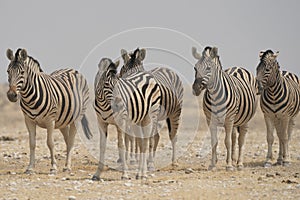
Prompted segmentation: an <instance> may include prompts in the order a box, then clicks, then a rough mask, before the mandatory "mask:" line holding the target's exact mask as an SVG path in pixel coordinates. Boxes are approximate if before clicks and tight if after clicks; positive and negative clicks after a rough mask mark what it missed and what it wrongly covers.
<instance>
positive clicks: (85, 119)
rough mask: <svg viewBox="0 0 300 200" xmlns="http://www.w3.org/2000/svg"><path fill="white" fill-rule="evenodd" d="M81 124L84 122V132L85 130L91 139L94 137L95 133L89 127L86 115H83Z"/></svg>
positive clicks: (87, 136)
mask: <svg viewBox="0 0 300 200" xmlns="http://www.w3.org/2000/svg"><path fill="white" fill-rule="evenodd" d="M81 124H82V129H83V132H84V134H85V136H86V138H87V139H89V140H90V139H91V138H92V137H93V134H92V132H91V129H90V127H89V122H88V120H87V118H86V115H83V117H82V119H81Z"/></svg>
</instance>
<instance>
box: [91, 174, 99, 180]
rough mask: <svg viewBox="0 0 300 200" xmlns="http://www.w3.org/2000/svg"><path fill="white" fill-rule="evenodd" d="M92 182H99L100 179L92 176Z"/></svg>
mask: <svg viewBox="0 0 300 200" xmlns="http://www.w3.org/2000/svg"><path fill="white" fill-rule="evenodd" d="M92 181H100V177H99V176H96V175H94V176H93V177H92Z"/></svg>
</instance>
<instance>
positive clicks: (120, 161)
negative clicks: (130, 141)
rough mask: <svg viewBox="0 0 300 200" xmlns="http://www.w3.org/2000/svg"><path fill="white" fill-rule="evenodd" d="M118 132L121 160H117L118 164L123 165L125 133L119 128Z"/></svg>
mask: <svg viewBox="0 0 300 200" xmlns="http://www.w3.org/2000/svg"><path fill="white" fill-rule="evenodd" d="M117 132H118V149H119V158H118V160H117V163H123V160H122V154H123V152H124V149H125V148H124V140H123V132H122V131H121V129H120V128H119V127H117Z"/></svg>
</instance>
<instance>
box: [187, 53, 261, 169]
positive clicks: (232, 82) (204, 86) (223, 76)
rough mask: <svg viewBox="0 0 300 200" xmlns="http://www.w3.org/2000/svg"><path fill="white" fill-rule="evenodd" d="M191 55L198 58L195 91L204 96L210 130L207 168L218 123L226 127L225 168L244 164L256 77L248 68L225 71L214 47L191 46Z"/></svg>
mask: <svg viewBox="0 0 300 200" xmlns="http://www.w3.org/2000/svg"><path fill="white" fill-rule="evenodd" d="M192 54H193V56H194V57H195V58H196V59H197V60H198V61H197V63H196V65H195V81H194V83H193V93H194V95H196V96H198V95H200V93H201V91H202V90H205V93H204V96H203V111H204V114H205V115H206V121H207V124H208V126H209V129H210V133H211V146H212V160H211V165H210V167H209V169H214V168H215V164H216V162H217V153H216V150H217V145H218V138H217V127H219V126H220V127H224V128H225V133H226V135H225V146H226V149H227V158H226V162H227V166H226V169H227V170H233V165H232V163H234V164H237V167H238V169H239V170H240V169H242V167H243V145H244V142H245V136H246V133H247V130H248V122H249V120H250V119H251V118H252V117H253V115H254V113H255V111H256V106H257V98H256V93H257V90H256V81H255V78H254V76H253V75H252V74H251V73H250V72H248V71H247V70H245V69H243V68H240V67H234V68H230V69H228V70H226V71H223V70H222V65H221V62H220V59H219V56H218V50H217V48H216V47H206V48H205V49H204V51H203V52H202V55H201V54H199V53H197V49H196V48H195V47H193V48H192ZM236 131H238V132H239V137H238V145H239V155H238V160H237V161H236V155H235V154H236V153H235V144H236Z"/></svg>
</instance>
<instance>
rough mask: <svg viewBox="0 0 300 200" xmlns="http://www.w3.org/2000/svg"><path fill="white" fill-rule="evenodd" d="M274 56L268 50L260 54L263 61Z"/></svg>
mask: <svg viewBox="0 0 300 200" xmlns="http://www.w3.org/2000/svg"><path fill="white" fill-rule="evenodd" d="M273 54H274V52H273V51H272V50H270V49H268V50H267V51H265V52H264V53H263V54H262V56H261V58H260V59H261V60H265V59H267V58H269V56H271V55H273Z"/></svg>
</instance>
